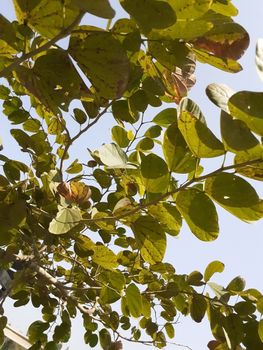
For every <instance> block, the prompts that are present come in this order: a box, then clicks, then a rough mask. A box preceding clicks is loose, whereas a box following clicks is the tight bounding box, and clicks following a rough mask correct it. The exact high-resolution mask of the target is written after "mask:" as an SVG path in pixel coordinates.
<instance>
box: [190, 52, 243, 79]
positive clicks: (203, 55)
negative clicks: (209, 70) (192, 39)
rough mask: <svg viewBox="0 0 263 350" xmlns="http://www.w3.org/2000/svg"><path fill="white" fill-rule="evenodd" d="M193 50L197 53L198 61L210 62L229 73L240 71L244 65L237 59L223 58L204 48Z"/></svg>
mask: <svg viewBox="0 0 263 350" xmlns="http://www.w3.org/2000/svg"><path fill="white" fill-rule="evenodd" d="M192 50H193V52H194V53H195V55H196V58H197V59H198V61H200V62H201V63H208V64H210V65H211V66H214V67H216V68H218V69H221V70H223V71H225V72H229V73H238V72H240V71H241V70H242V66H241V65H240V64H239V63H238V62H236V61H235V60H232V59H231V58H221V57H217V56H213V55H211V54H209V53H208V52H206V51H203V50H198V49H192Z"/></svg>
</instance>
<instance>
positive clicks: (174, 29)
mask: <svg viewBox="0 0 263 350" xmlns="http://www.w3.org/2000/svg"><path fill="white" fill-rule="evenodd" d="M189 23H191V26H190V25H189ZM212 27H213V24H212V23H211V22H210V21H208V20H203V19H202V17H201V18H196V19H193V20H190V21H189V20H188V19H180V21H177V22H176V23H175V24H173V25H171V26H170V27H168V28H165V29H159V30H155V29H153V30H152V32H151V38H153V37H154V38H155V39H156V40H157V39H160V40H168V41H169V40H176V39H180V40H186V41H190V40H193V39H195V38H198V37H201V36H203V35H204V34H205V33H207V32H208V31H209V30H210V29H211V28H212Z"/></svg>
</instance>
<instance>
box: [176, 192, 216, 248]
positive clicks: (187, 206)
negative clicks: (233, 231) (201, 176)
mask: <svg viewBox="0 0 263 350" xmlns="http://www.w3.org/2000/svg"><path fill="white" fill-rule="evenodd" d="M176 204H177V208H178V210H179V211H180V213H181V214H182V216H183V218H184V219H185V221H186V223H187V225H188V226H189V228H190V230H191V231H192V233H193V234H194V235H195V236H196V237H197V238H198V239H200V240H201V241H213V240H215V239H216V238H217V236H218V233H219V227H218V216H217V212H216V208H215V205H214V203H213V202H212V201H211V200H210V199H209V197H208V196H207V195H206V194H205V193H204V192H202V191H199V190H197V189H195V188H188V189H186V190H182V191H179V193H178V195H177V197H176Z"/></svg>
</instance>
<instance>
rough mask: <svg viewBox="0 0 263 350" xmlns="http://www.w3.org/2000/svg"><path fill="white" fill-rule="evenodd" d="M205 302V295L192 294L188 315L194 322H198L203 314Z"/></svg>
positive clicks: (205, 307)
mask: <svg viewBox="0 0 263 350" xmlns="http://www.w3.org/2000/svg"><path fill="white" fill-rule="evenodd" d="M206 309H207V302H206V300H205V297H204V296H203V295H200V294H196V293H195V294H194V295H193V297H192V299H191V304H190V315H191V317H192V319H193V320H194V321H195V322H198V323H200V322H201V321H202V319H203V318H204V316H205V313H206Z"/></svg>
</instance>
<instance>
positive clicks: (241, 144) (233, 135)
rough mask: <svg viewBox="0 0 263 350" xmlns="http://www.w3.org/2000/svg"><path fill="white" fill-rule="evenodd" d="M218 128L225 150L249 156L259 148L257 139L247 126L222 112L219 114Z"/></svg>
mask: <svg viewBox="0 0 263 350" xmlns="http://www.w3.org/2000/svg"><path fill="white" fill-rule="evenodd" d="M220 127H221V135H222V141H223V143H224V145H225V149H226V150H228V151H230V152H234V153H238V152H242V151H245V152H247V154H249V153H251V152H253V151H254V150H255V148H258V147H259V148H260V144H259V141H258V139H257V138H256V137H255V136H254V135H253V134H252V132H251V131H250V129H249V128H248V127H247V125H246V124H245V123H244V122H243V121H241V120H238V119H234V118H232V117H231V115H229V114H228V113H226V112H224V111H222V112H221V117H220Z"/></svg>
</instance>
